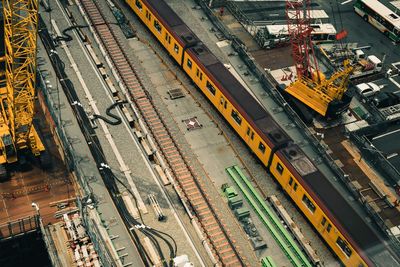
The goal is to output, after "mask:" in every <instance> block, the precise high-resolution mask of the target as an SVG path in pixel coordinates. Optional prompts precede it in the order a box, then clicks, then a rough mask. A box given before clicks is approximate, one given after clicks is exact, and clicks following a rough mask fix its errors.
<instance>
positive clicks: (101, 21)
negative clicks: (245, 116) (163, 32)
mask: <svg viewBox="0 0 400 267" xmlns="http://www.w3.org/2000/svg"><path fill="white" fill-rule="evenodd" d="M79 2H80V4H81V7H82V8H83V10H84V11H85V13H86V15H87V17H88V19H89V20H90V23H91V26H92V27H93V28H94V30H95V32H96V34H97V37H98V38H99V40H100V41H101V43H102V45H103V48H104V49H105V50H106V51H107V54H108V56H109V57H110V59H111V61H112V63H113V65H114V68H115V70H116V71H117V73H118V76H119V78H120V79H121V81H122V82H123V84H124V85H125V87H126V88H127V90H128V91H129V94H130V96H131V99H132V101H133V102H134V103H135V105H136V107H137V109H138V110H139V112H140V113H141V116H142V117H143V119H144V121H145V122H146V124H147V127H148V128H149V130H150V131H151V133H152V135H153V137H154V139H155V141H156V143H157V145H158V147H159V150H160V151H161V152H162V154H163V156H164V158H165V159H166V162H167V163H168V165H169V168H170V170H171V172H172V173H173V175H174V178H175V180H176V181H177V183H178V185H179V190H180V191H181V195H183V196H184V198H185V199H183V201H185V202H187V203H188V204H189V207H190V209H191V212H192V215H194V217H195V218H196V220H197V222H198V224H199V225H200V226H201V228H202V234H203V235H204V236H205V237H206V240H207V242H208V244H209V245H210V246H211V250H212V254H213V256H214V259H215V261H216V263H218V264H219V265H222V266H245V265H246V262H245V261H246V260H245V258H244V257H242V256H241V255H240V254H239V252H238V249H237V247H235V245H234V244H233V241H232V240H231V239H230V237H229V234H228V233H227V231H226V230H225V228H224V225H223V223H222V222H221V219H220V216H219V215H218V213H217V212H216V210H215V209H214V207H213V205H212V203H211V201H210V200H209V198H208V197H207V193H206V191H205V189H204V188H203V186H202V184H201V183H200V182H199V181H198V179H197V177H196V174H195V172H194V171H193V170H192V169H191V167H190V166H189V164H188V162H187V159H186V158H185V157H184V156H183V154H182V152H181V151H180V148H179V147H178V145H177V144H176V142H175V140H174V139H173V137H172V135H171V133H170V132H169V130H168V128H167V127H166V125H165V123H164V121H163V118H162V116H161V115H160V113H159V111H158V110H157V107H156V106H155V105H154V104H153V102H152V100H151V97H150V96H149V95H148V93H147V91H146V89H145V88H144V86H143V84H142V82H141V80H140V78H139V76H138V74H137V73H136V71H135V67H134V66H133V64H132V63H131V62H130V61H129V59H128V57H127V55H126V53H125V52H124V50H123V48H122V45H121V44H120V42H119V40H118V39H117V37H116V36H115V34H114V33H113V31H112V29H111V27H110V26H109V25H108V23H107V20H106V19H105V17H104V15H103V13H102V11H101V9H100V7H99V6H98V4H97V3H96V2H95V1H92V0H79Z"/></svg>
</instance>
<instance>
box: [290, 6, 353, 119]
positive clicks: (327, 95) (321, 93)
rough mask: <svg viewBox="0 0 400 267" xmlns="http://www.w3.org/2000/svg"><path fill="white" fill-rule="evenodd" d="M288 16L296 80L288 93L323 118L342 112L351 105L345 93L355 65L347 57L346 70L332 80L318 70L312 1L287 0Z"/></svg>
mask: <svg viewBox="0 0 400 267" xmlns="http://www.w3.org/2000/svg"><path fill="white" fill-rule="evenodd" d="M286 16H287V23H288V31H289V34H290V36H291V38H290V41H291V45H292V55H293V58H294V61H295V67H296V72H297V79H296V81H295V82H293V83H291V84H290V85H289V86H288V87H287V88H285V92H286V93H288V94H290V95H291V96H293V97H295V98H296V99H298V100H299V101H301V102H302V103H303V104H305V105H306V106H308V107H309V108H311V109H313V110H314V111H316V112H317V113H319V114H320V115H322V116H323V117H336V116H338V115H340V113H341V112H343V111H344V110H346V109H347V108H348V106H349V105H350V101H351V97H350V96H348V95H346V94H345V93H346V91H347V88H348V84H349V80H350V75H351V73H352V72H353V67H352V66H351V65H350V63H349V61H348V60H345V61H344V64H343V69H341V70H338V71H337V72H335V73H334V74H332V76H331V77H330V78H329V79H327V78H326V77H325V75H324V74H323V73H322V72H321V71H320V70H319V69H318V64H317V59H316V56H315V54H314V47H313V43H312V40H311V32H312V31H313V28H312V27H311V24H310V23H311V0H286ZM344 33H345V32H343V33H340V34H337V35H336V37H337V39H339V37H340V38H344V37H345V34H344Z"/></svg>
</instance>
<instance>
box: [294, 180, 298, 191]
mask: <svg viewBox="0 0 400 267" xmlns="http://www.w3.org/2000/svg"><path fill="white" fill-rule="evenodd" d="M293 190H294V191H296V190H297V183H296V182H295V183H294V186H293Z"/></svg>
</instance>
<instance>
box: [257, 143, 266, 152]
mask: <svg viewBox="0 0 400 267" xmlns="http://www.w3.org/2000/svg"><path fill="white" fill-rule="evenodd" d="M258 149H259V150H260V151H261V152H262V153H264V152H265V146H264V144H263V143H261V142H260V143H259V144H258Z"/></svg>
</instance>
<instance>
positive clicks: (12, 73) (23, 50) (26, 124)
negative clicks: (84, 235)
mask: <svg viewBox="0 0 400 267" xmlns="http://www.w3.org/2000/svg"><path fill="white" fill-rule="evenodd" d="M3 14H4V42H5V68H6V70H5V71H6V87H5V89H4V88H2V89H1V91H0V95H1V107H2V114H1V115H2V118H1V119H0V129H1V130H0V135H1V141H2V145H3V147H2V148H1V150H2V151H1V154H2V157H4V158H5V159H6V162H7V163H12V162H15V161H17V160H18V157H17V151H19V150H24V149H30V150H31V151H32V153H33V154H34V155H36V156H38V155H40V152H41V151H44V146H43V144H42V142H41V140H40V138H39V136H38V134H37V132H36V130H35V128H34V127H33V117H34V113H35V110H34V103H35V91H36V67H37V65H36V47H37V31H38V0H3ZM2 157H0V163H4V162H3V160H2Z"/></svg>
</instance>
